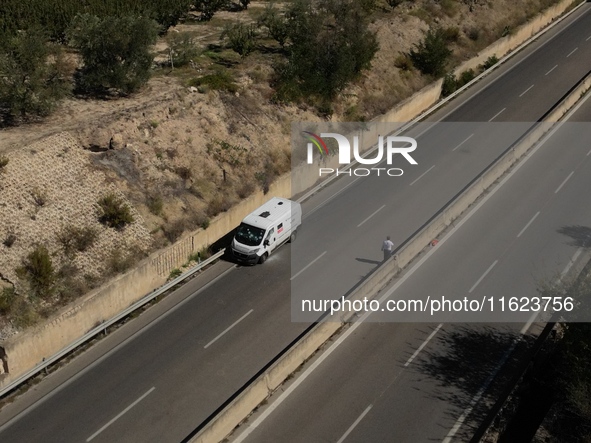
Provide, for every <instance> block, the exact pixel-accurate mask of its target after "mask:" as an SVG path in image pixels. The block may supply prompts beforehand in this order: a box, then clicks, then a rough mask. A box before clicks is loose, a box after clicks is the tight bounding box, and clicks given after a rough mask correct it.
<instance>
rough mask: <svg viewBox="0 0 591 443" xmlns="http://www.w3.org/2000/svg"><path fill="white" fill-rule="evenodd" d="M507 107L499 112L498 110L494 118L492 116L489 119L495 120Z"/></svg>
mask: <svg viewBox="0 0 591 443" xmlns="http://www.w3.org/2000/svg"><path fill="white" fill-rule="evenodd" d="M505 109H507V108H503V109H501V110H500V111H499V112H497V113H496V114H495V115H494V117H493V118H491V119H490V120H489V122H492V121H493V120H494V119H495V118H497V117H498V116H499V115H501V113H502V112H503V111H504V110H505Z"/></svg>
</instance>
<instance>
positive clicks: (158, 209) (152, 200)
mask: <svg viewBox="0 0 591 443" xmlns="http://www.w3.org/2000/svg"><path fill="white" fill-rule="evenodd" d="M146 206H148V209H149V210H150V212H151V213H152V214H154V215H158V216H160V215H162V209H163V206H164V203H163V201H162V197H161V196H160V195H150V196H148V198H147V199H146Z"/></svg>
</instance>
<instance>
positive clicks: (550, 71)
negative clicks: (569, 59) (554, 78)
mask: <svg viewBox="0 0 591 443" xmlns="http://www.w3.org/2000/svg"><path fill="white" fill-rule="evenodd" d="M556 68H558V65H556V66H554V67H553V68H552V69H550V70H549V71H548V72H546V75H548V74H550V73H551V72H552V71H554V70H555V69H556Z"/></svg>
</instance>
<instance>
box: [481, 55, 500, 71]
mask: <svg viewBox="0 0 591 443" xmlns="http://www.w3.org/2000/svg"><path fill="white" fill-rule="evenodd" d="M498 62H499V59H498V58H497V56H496V55H491V56H490V57H489V58H487V59H486V60H485V62H484V63H483V64H481V65H480V66H479V68H480V71H481V72H484V71H486V70H487V69H489V68H492V67H493V66H494V65H496V64H497V63H498Z"/></svg>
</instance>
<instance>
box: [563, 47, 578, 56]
mask: <svg viewBox="0 0 591 443" xmlns="http://www.w3.org/2000/svg"><path fill="white" fill-rule="evenodd" d="M577 49H579V48H575V49H573V50H572V51H570V52H569V53H568V55H567V56H566V58H568V57H570V56H571V55H573V54H574V53H575V52H576V51H577Z"/></svg>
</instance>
